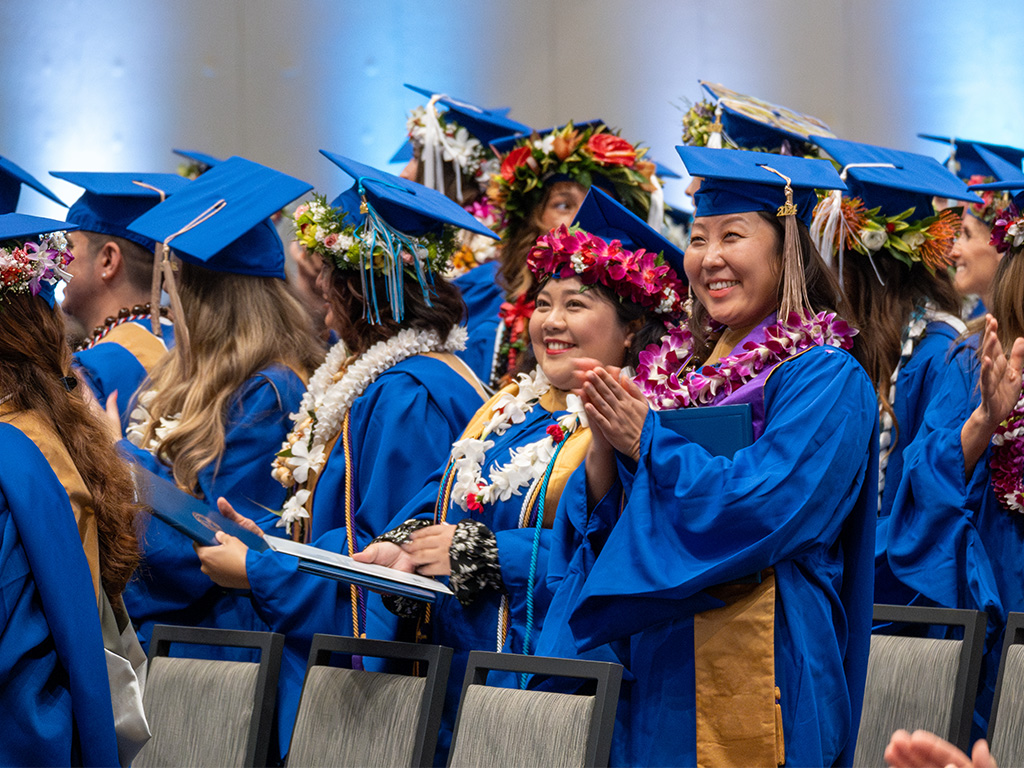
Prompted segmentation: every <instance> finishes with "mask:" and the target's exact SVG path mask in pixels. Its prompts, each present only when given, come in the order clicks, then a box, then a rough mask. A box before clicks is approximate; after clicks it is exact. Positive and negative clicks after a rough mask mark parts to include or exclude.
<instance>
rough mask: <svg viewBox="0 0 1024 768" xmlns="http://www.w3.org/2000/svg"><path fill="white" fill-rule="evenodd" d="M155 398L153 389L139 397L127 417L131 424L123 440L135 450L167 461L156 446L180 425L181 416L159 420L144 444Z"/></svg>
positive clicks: (177, 414) (165, 456)
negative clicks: (137, 449)
mask: <svg viewBox="0 0 1024 768" xmlns="http://www.w3.org/2000/svg"><path fill="white" fill-rule="evenodd" d="M155 398H156V390H155V389H150V390H147V391H146V392H143V393H142V394H141V395H139V398H138V401H137V402H136V404H135V408H134V409H133V410H132V412H131V414H130V416H129V419H130V420H131V423H130V424H129V425H128V428H127V429H126V430H125V433H124V436H125V439H126V440H128V442H129V443H131V444H132V445H134V446H135V447H136V448H142V449H143V450H145V451H149V452H150V453H152V454H153V455H154V456H156V457H157V458H158V459H161V460H163V461H168V457H167V455H166V454H164V453H162V452H158V446H159V445H160V443H162V442H163V441H164V440H166V439H167V437H168V436H169V435H170V434H171V433H172V432H173V431H174V430H176V429H177V428H178V425H179V424H180V423H181V414H180V413H176V414H175V415H174V416H164V417H163V418H161V419H160V420H159V421H158V422H157V424H156V427H155V428H154V429H153V436H152V437H151V438H150V439H149V442H145V441H144V437H145V435H146V429H147V428H148V427H149V423H150V422H151V421H152V420H153V416H152V414H151V413H150V412H149V407H150V406H151V405H152V404H153V400H154V399H155Z"/></svg>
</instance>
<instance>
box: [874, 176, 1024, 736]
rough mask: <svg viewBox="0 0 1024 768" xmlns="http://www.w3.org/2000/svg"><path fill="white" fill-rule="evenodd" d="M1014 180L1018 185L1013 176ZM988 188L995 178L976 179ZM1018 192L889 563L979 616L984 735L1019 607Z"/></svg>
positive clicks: (997, 238) (1022, 312)
mask: <svg viewBox="0 0 1024 768" xmlns="http://www.w3.org/2000/svg"><path fill="white" fill-rule="evenodd" d="M1017 183H1019V182H1017ZM985 186H993V185H985ZM1017 206H1024V194H1017V196H1016V199H1015V203H1014V205H1013V206H1011V207H1010V208H1008V209H1006V210H1004V211H1002V212H1001V213H1000V214H999V215H998V216H997V217H996V219H995V221H994V225H993V230H992V244H993V245H994V246H995V247H997V248H998V249H999V250H1000V252H1002V254H1003V258H1002V260H1001V261H1000V262H999V267H998V268H997V270H996V274H995V279H994V281H993V284H992V293H991V304H990V306H989V310H990V313H989V315H988V316H987V317H986V318H985V325H984V328H982V329H981V330H980V331H978V332H975V333H972V334H970V335H968V336H967V337H966V338H965V339H963V340H962V341H960V342H958V343H957V345H956V346H955V347H954V349H953V350H952V351H951V353H950V358H949V360H948V363H947V365H946V367H945V369H944V371H943V374H942V376H941V379H940V381H939V383H938V388H937V391H936V393H935V396H934V398H933V399H932V402H931V403H930V404H929V406H928V409H927V411H926V412H925V414H924V421H923V424H922V427H921V431H920V432H919V433H918V436H917V437H916V438H915V439H914V442H913V443H911V444H910V446H909V447H908V448H907V451H906V458H905V460H904V470H903V479H902V482H901V483H900V486H899V489H898V493H897V494H896V498H895V502H894V504H893V509H892V516H891V521H890V524H889V525H890V530H889V542H888V546H889V561H890V563H891V564H892V568H893V572H894V573H895V574H896V576H897V577H898V578H899V579H900V580H901V581H903V582H904V583H906V584H907V585H909V586H911V587H913V588H914V589H916V590H918V591H919V592H920V593H921V594H922V595H923V596H924V598H925V599H927V600H929V601H931V602H932V603H934V604H936V605H940V606H944V607H947V608H970V609H972V610H978V611H984V612H985V613H986V615H987V617H988V629H987V632H986V640H985V659H984V662H983V667H982V669H983V675H982V678H983V679H982V687H981V690H980V691H979V694H978V702H977V705H976V709H975V725H976V728H975V732H976V733H978V732H979V731H980V733H979V735H981V734H984V722H985V720H986V719H987V717H988V711H989V709H990V707H991V703H992V695H993V692H994V689H995V682H996V674H997V671H998V670H997V668H998V663H999V656H1000V652H1001V648H1002V635H1003V629H1004V627H1005V625H1006V617H1007V614H1008V613H1009V612H1010V611H1020V610H1024V559H1022V558H1021V555H1020V553H1021V552H1022V551H1024V517H1022V516H1021V512H1022V511H1024V481H1022V477H1021V466H1022V465H1021V457H1022V456H1024V445H1022V437H1021V435H1020V432H1021V429H1020V427H1021V420H1022V418H1024V402H1022V401H1021V399H1020V393H1021V366H1022V363H1024V216H1022V215H1021V213H1020V208H1019V207H1017Z"/></svg>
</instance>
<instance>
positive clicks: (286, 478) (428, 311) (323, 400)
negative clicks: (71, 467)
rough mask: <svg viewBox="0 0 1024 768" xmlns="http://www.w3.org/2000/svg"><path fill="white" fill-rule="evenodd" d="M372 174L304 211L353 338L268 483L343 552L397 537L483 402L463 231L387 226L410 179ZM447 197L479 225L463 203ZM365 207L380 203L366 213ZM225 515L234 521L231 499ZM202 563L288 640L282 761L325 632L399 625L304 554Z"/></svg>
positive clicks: (320, 374) (321, 282)
mask: <svg viewBox="0 0 1024 768" xmlns="http://www.w3.org/2000/svg"><path fill="white" fill-rule="evenodd" d="M343 167H345V166H343ZM370 170H371V169H367V170H365V171H363V172H362V173H360V175H368V174H369V172H370ZM373 173H374V174H375V175H374V177H373V178H374V179H375V180H377V181H376V183H375V182H374V181H370V180H368V179H364V180H363V182H361V183H362V184H364V185H365V188H364V189H363V194H362V195H361V196H356V197H355V198H354V199H351V200H348V198H349V197H351V196H349V195H348V193H346V194H345V195H343V196H342V198H340V200H341V201H342V202H346V201H347V202H351V207H349V208H347V209H341V208H334V207H332V206H330V205H328V204H327V203H326V201H325V200H324V198H323V197H319V196H318V197H315V198H314V200H313V201H312V202H311V203H309V204H305V205H301V206H299V208H298V209H296V211H295V215H294V221H295V227H296V236H297V238H298V240H299V241H300V242H302V243H303V244H304V245H305V246H306V248H307V249H308V250H309V252H310V253H315V254H317V255H318V257H319V258H320V259H321V260H322V271H321V272H320V277H319V279H318V286H319V287H320V290H321V291H322V294H323V300H324V302H325V304H326V306H327V315H326V322H327V324H328V325H329V327H331V328H332V329H333V330H334V331H335V332H336V333H337V334H338V337H339V339H340V341H339V342H337V343H336V344H335V345H334V346H333V347H332V348H331V349H330V350H329V351H328V353H327V357H326V359H325V360H324V362H323V364H322V365H321V366H320V367H319V368H318V369H317V370H316V372H315V373H314V374H313V376H312V378H311V379H310V382H309V388H308V391H307V392H306V394H305V396H304V397H303V399H302V402H301V404H300V405H299V407H298V408H297V409H296V410H295V413H293V414H292V416H291V419H292V422H293V425H292V429H291V431H290V432H289V434H288V435H287V438H286V439H285V441H284V444H283V445H281V446H280V447H279V450H278V452H277V455H276V457H274V456H268V457H267V459H266V464H265V465H264V466H265V467H266V473H267V477H268V478H269V477H270V475H271V474H272V475H273V477H274V479H275V480H276V481H277V482H279V483H280V485H281V486H283V487H284V488H285V489H287V500H286V501H285V504H284V509H283V511H282V512H281V517H280V520H279V523H278V525H280V526H282V527H287V529H288V530H289V532H290V533H291V534H292V536H293V538H296V539H299V540H301V541H309V542H311V543H313V544H314V545H315V546H318V547H321V548H324V549H329V550H331V551H334V552H342V553H344V554H351V553H353V552H358V551H360V550H361V549H362V548H363V547H365V546H366V545H368V544H369V543H370V542H371V541H372V540H373V539H374V537H376V536H378V535H379V534H381V533H383V532H384V531H386V530H387V529H388V523H389V522H390V521H391V517H392V516H393V515H394V513H395V510H397V509H400V508H401V507H402V506H403V505H404V504H405V503H406V502H408V501H409V499H411V498H412V497H413V496H414V495H415V494H416V492H417V491H419V490H420V489H421V488H422V487H423V483H424V482H425V481H426V479H427V478H428V477H429V476H430V473H431V472H432V471H433V470H434V469H435V468H436V466H437V465H438V464H439V463H441V462H442V461H443V460H444V457H445V456H446V455H447V451H448V446H449V445H451V442H452V441H453V440H454V439H455V438H456V437H457V436H458V435H459V433H460V432H461V431H462V429H463V428H464V427H465V425H466V423H467V422H468V421H469V419H470V417H471V416H472V415H473V413H474V412H475V411H476V409H477V408H479V406H480V405H481V403H482V402H483V400H484V390H483V388H482V386H481V385H480V384H479V382H478V381H477V380H476V379H475V377H473V375H472V373H471V372H470V371H469V370H468V369H467V368H466V367H465V365H464V364H463V363H461V361H459V360H458V359H457V358H456V357H455V356H454V354H453V353H454V352H455V351H457V350H458V349H460V348H461V346H462V344H463V343H464V340H465V332H464V331H463V330H462V329H461V328H460V327H459V320H460V318H461V316H462V312H463V305H462V301H461V299H460V298H459V293H458V291H457V290H456V289H455V288H454V287H453V286H452V284H451V283H450V282H448V281H447V280H445V278H444V277H443V273H444V271H445V269H446V267H447V263H448V259H449V258H450V256H451V253H452V249H453V245H454V242H455V227H452V226H447V225H444V226H442V222H441V221H439V220H436V219H432V218H429V217H430V214H429V213H428V212H423V213H422V214H421V218H420V219H419V221H420V222H422V221H423V218H422V217H428V219H429V221H430V222H431V224H430V230H429V231H423V230H422V229H419V230H417V229H415V228H414V227H412V226H410V225H409V224H408V223H407V222H406V221H405V220H403V219H401V218H400V217H398V216H391V215H389V218H388V220H387V221H385V220H384V219H383V216H382V214H381V211H383V210H384V208H383V206H382V205H380V203H379V202H378V201H377V199H376V198H375V197H374V194H375V193H376V191H377V190H384V191H387V190H389V189H393V187H391V186H389V185H391V184H397V183H402V184H410V183H409V182H404V181H401V180H399V179H397V178H396V177H394V176H391V175H389V174H384V173H381V172H379V171H373ZM411 186H413V187H419V185H411ZM419 189H420V190H422V189H423V188H422V187H419ZM352 192H353V194H355V193H356V190H355V189H353V190H352ZM396 194H398V195H407V194H408V193H406V192H405V191H397V190H396ZM438 197H439V196H438ZM435 199H437V198H435ZM440 199H441V200H444V198H440ZM445 202H446V203H448V205H449V206H450V208H449V211H450V212H454V214H457V215H461V216H464V217H465V219H467V220H468V221H467V223H466V226H472V225H473V222H472V219H471V218H470V217H469V215H468V214H466V213H465V212H464V211H462V210H461V209H460V208H459V207H458V206H457V205H456V204H455V203H453V202H451V201H445ZM360 204H364V205H367V206H369V207H368V208H367V209H366V210H367V212H366V213H361V212H360ZM433 210H434V211H435V212H436V211H437V209H436V208H434V209H433ZM371 222H375V225H374V226H375V227H376V228H375V229H371ZM418 226H419V227H422V226H423V224H422V223H420V224H419V225H418ZM383 227H386V228H387V234H388V235H389V236H390V237H391V238H392V242H393V243H394V246H392V247H391V248H389V247H387V246H386V245H384V243H385V240H386V239H385V237H384V234H385V232H384V230H383V229H382V228H383ZM402 227H405V228H406V229H409V230H413V231H412V232H409V231H403V230H402V229H401V228H402ZM375 235H376V238H375ZM414 254H415V255H414ZM420 279H422V280H423V282H420ZM374 297H376V299H375V298H374ZM388 297H390V300H389V298H388ZM271 460H272V466H271ZM228 501H229V502H233V501H234V499H231V498H229V499H228ZM221 508H222V509H224V510H226V512H227V514H231V510H230V505H229V504H227V503H223V504H222V507H221ZM237 519H238V520H240V521H242V522H243V523H244V522H245V518H243V517H241V516H238V517H237ZM245 524H247V525H248V523H245ZM253 530H254V531H255V529H253ZM199 557H200V559H201V560H202V562H203V570H204V572H205V573H206V574H207V575H209V576H210V578H212V579H213V580H214V581H216V582H217V583H218V584H221V585H222V586H228V587H244V588H246V589H251V595H252V598H251V599H252V604H253V605H254V606H255V608H256V610H257V612H258V613H259V615H260V616H261V617H262V618H263V619H264V620H265V621H266V622H267V624H268V625H269V626H270V628H271V629H272V630H273V631H276V632H281V633H283V634H285V635H286V636H287V641H286V645H285V652H284V653H285V657H284V664H283V667H282V672H281V681H280V698H279V705H278V723H279V740H280V744H281V750H282V754H283V753H284V752H285V751H286V750H287V748H288V742H289V739H290V734H291V728H292V724H293V722H294V719H295V713H296V711H297V708H298V702H299V696H300V694H301V691H302V681H303V674H304V670H305V662H306V659H307V657H308V655H309V647H310V643H311V641H312V637H313V635H314V634H315V633H317V632H332V633H338V632H345V633H351V634H352V635H353V636H356V637H359V636H364V635H367V636H370V637H373V638H376V639H382V640H389V639H394V638H395V636H396V634H397V632H398V627H397V623H398V622H397V618H396V617H395V616H393V615H392V614H390V613H388V612H387V611H384V610H383V609H382V608H381V606H380V601H379V600H378V601H376V603H374V602H373V601H369V600H368V594H367V592H366V591H364V590H361V589H360V590H357V589H355V588H350V587H349V586H347V585H342V584H339V583H338V582H335V581H331V580H329V579H324V578H321V577H319V576H315V575H311V574H306V573H300V572H298V570H297V563H296V561H295V560H294V559H292V558H281V557H280V556H278V555H275V554H274V553H272V552H266V553H260V552H256V551H253V550H249V549H248V548H247V547H246V546H245V545H244V544H243V543H242V542H241V541H239V540H238V539H236V538H233V537H227V538H226V539H225V545H223V546H219V547H206V548H201V549H200V550H199ZM375 607H377V608H379V609H380V610H379V611H377V614H379V615H375V613H374V608H375Z"/></svg>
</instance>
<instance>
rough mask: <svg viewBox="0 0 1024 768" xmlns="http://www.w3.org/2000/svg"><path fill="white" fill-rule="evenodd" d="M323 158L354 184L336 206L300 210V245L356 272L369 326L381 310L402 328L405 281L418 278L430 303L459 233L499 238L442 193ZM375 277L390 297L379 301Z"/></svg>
mask: <svg viewBox="0 0 1024 768" xmlns="http://www.w3.org/2000/svg"><path fill="white" fill-rule="evenodd" d="M320 152H321V154H323V155H324V157H326V158H327V159H329V160H330V161H331V162H332V163H334V164H335V165H337V166H338V167H339V168H341V169H342V170H343V171H345V172H346V173H347V174H348V175H349V176H351V177H352V178H353V179H355V184H353V186H352V187H351V188H350V189H348V190H346V191H345V192H343V193H342V194H341V195H339V196H338V197H337V198H335V199H334V200H333V201H332V202H331V203H330V204H328V203H327V200H326V198H324V197H322V196H315V197H314V199H313V201H312V202H311V203H309V204H307V205H300V206H299V207H298V208H297V209H296V210H295V214H294V221H295V229H296V239H297V240H298V241H299V242H300V243H302V244H303V245H304V246H305V247H306V248H307V249H308V250H310V251H313V252H315V253H318V254H320V256H321V257H322V258H323V259H325V260H326V261H328V262H330V263H331V264H332V265H333V266H334V267H335V268H336V269H339V270H352V271H358V273H359V275H360V279H361V281H362V289H363V295H364V296H366V297H367V301H366V313H367V319H368V320H369V321H370V322H373V323H379V322H380V304H381V303H387V304H388V305H389V306H390V308H391V315H392V317H393V318H394V319H395V320H396V321H398V322H401V320H402V318H403V316H404V313H405V302H404V290H405V287H404V286H405V278H406V276H407V275H408V276H410V277H414V278H415V279H416V281H417V282H418V283H419V286H420V289H421V290H422V292H423V296H424V300H425V301H426V302H427V303H428V304H429V303H430V286H431V285H432V284H433V281H434V276H435V275H436V274H437V273H442V272H444V271H445V270H446V268H447V265H448V262H449V260H450V259H451V257H452V254H453V253H454V252H455V250H456V248H457V247H458V237H457V233H458V230H460V229H464V230H468V231H470V232H474V233H476V234H479V235H484V236H486V237H490V238H493V239H497V235H495V234H494V232H492V231H491V230H490V229H488V228H487V227H485V226H484V225H483V224H481V223H480V222H479V221H477V220H476V219H475V218H474V217H473V216H472V215H470V214H469V213H468V212H466V211H465V210H464V209H463V208H462V207H461V206H460V205H459V204H458V203H456V202H454V201H452V200H449V199H448V198H447V197H445V196H444V195H442V194H441V193H440V192H437V191H436V190H433V189H430V188H428V187H425V186H423V185H422V184H417V183H416V182H413V181H409V180H407V179H402V178H400V177H398V176H395V175H393V174H390V173H386V172H384V171H381V170H378V169H377V168H373V167H372V166H369V165H365V164H363V163H360V162H357V161H355V160H352V159H351V158H348V157H344V156H342V155H338V154H335V153H334V152H328V151H327V150H323V149H322V150H320ZM373 274H376V275H381V276H383V277H384V281H385V289H386V292H387V296H385V297H378V296H377V288H376V284H375V281H373V280H372V279H370V277H371V275H373Z"/></svg>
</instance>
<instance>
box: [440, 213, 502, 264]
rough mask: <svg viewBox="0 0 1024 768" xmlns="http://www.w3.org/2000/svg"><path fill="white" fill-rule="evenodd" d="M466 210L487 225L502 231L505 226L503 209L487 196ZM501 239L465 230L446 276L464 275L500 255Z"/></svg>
mask: <svg viewBox="0 0 1024 768" xmlns="http://www.w3.org/2000/svg"><path fill="white" fill-rule="evenodd" d="M466 210H467V211H469V213H470V214H472V215H473V216H474V217H475V218H476V220H477V221H479V222H480V223H481V224H483V225H484V226H485V227H487V228H489V229H492V230H494V231H495V232H500V231H501V230H502V229H503V228H504V227H505V215H504V213H503V211H502V210H501V209H500V208H498V206H496V205H495V204H494V203H492V202H491V201H490V200H489V199H488V198H487V197H481V198H479V199H478V200H476V201H475V202H473V203H471V204H470V205H468V206H466ZM499 246H500V244H499V241H497V240H495V239H493V238H490V237H485V236H484V235H481V234H478V233H476V232H469V231H468V230H463V231H462V233H461V242H460V245H459V248H458V250H456V251H455V254H454V255H453V256H452V262H451V266H450V268H449V270H448V274H447V275H446V277H448V278H449V279H452V278H455V277H458V276H459V275H464V274H466V273H467V272H469V271H470V270H472V269H475V268H476V267H479V266H480V265H481V264H486V263H487V262H488V261H492V260H493V259H494V258H496V257H497V255H498V248H499Z"/></svg>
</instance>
